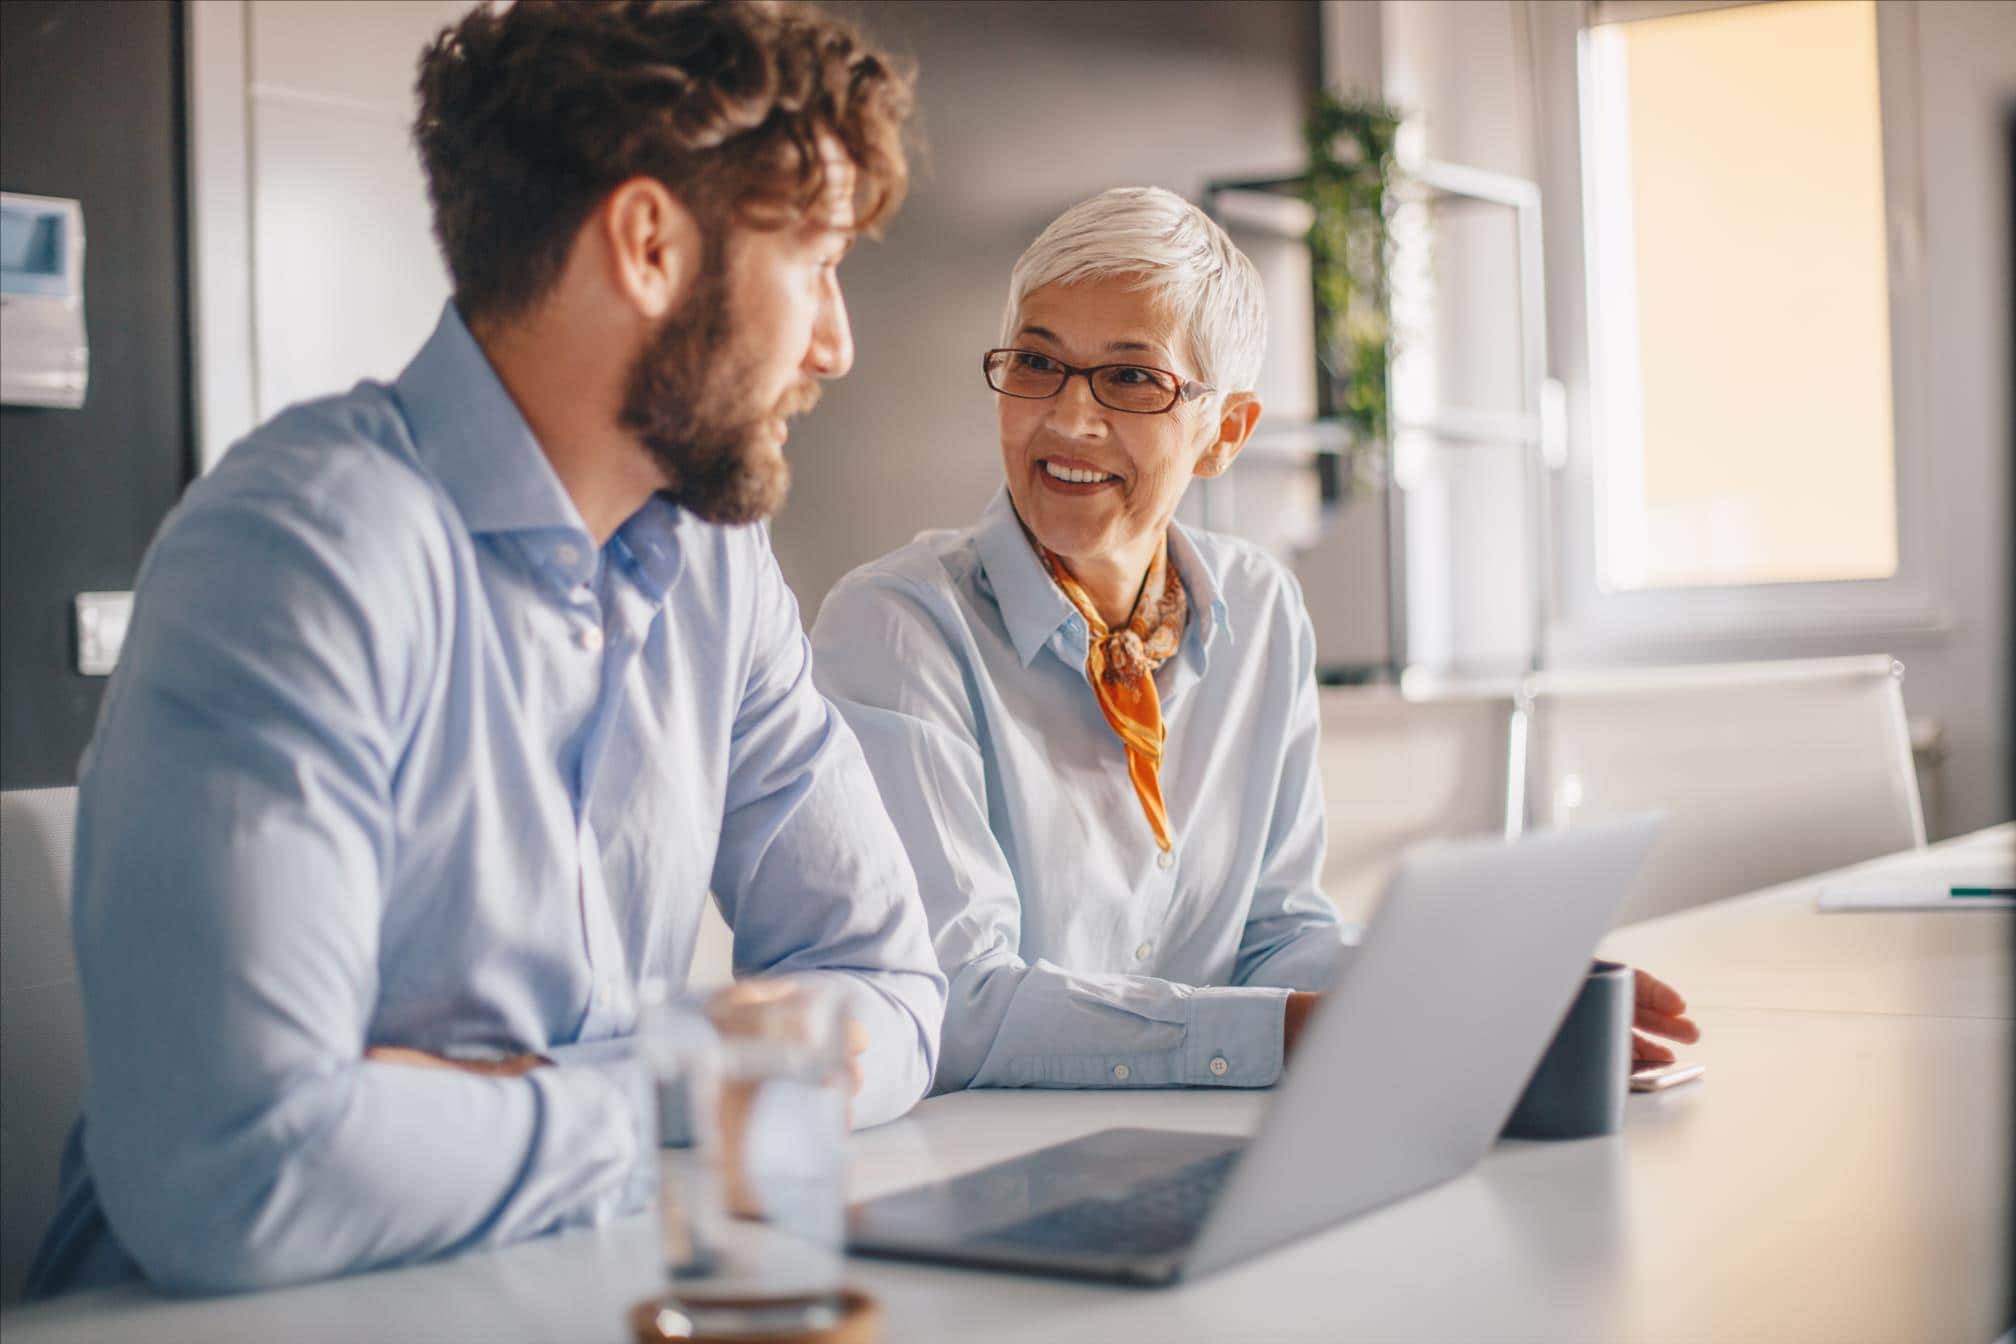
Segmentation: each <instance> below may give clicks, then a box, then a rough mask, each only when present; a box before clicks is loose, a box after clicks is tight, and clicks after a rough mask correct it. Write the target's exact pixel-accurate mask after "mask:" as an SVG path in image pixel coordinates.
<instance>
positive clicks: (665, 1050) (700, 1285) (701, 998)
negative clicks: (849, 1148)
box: [638, 977, 850, 1335]
mask: <svg viewBox="0 0 2016 1344" xmlns="http://www.w3.org/2000/svg"><path fill="white" fill-rule="evenodd" d="M845 1031H846V1018H845V1013H844V1009H843V1006H842V1003H841V999H840V996H839V994H838V993H836V992H835V991H834V990H833V989H832V988H831V987H829V986H827V985H824V984H822V983H820V982H818V981H815V980H805V979H795V978H791V977H777V978H773V979H761V978H758V979H751V980H744V981H740V982H737V983H736V984H734V985H732V986H730V987H728V988H727V989H722V990H718V991H713V992H708V993H699V994H690V993H680V992H676V991H671V990H669V989H668V988H667V987H666V986H664V985H661V984H647V985H645V986H643V988H642V992H641V994H640V1002H639V1013H638V1038H639V1046H640V1052H641V1054H642V1055H643V1058H644V1060H645V1063H646V1065H647V1067H648V1068H649V1069H650V1071H651V1075H652V1079H653V1082H654V1085H655V1086H656V1089H657V1093H658V1114H659V1122H660V1124H661V1125H662V1126H663V1127H664V1130H665V1135H666V1138H667V1140H668V1141H669V1142H675V1143H676V1142H678V1141H680V1140H681V1139H683V1140H685V1141H686V1142H687V1143H688V1145H689V1151H687V1152H685V1153H680V1154H673V1155H671V1159H670V1160H669V1161H665V1162H662V1163H661V1164H660V1173H661V1175H660V1183H659V1192H658V1212H659V1219H660V1228H661V1232H662V1236H663V1246H664V1260H665V1273H666V1278H667V1282H668V1285H669V1289H670V1299H671V1300H670V1302H669V1304H668V1306H669V1307H671V1308H676V1309H677V1311H678V1312H680V1313H683V1315H684V1316H685V1317H686V1318H687V1320H688V1321H690V1323H691V1331H692V1333H694V1334H706V1335H734V1334H737V1333H744V1334H763V1333H782V1332H787V1331H794V1330H796V1331H806V1330H818V1329H825V1328H828V1327H830V1326H831V1325H833V1324H834V1323H835V1322H836V1321H837V1320H838V1319H839V1316H840V1305H839V1304H840V1298H839V1293H840V1286H841V1282H840V1280H841V1265H842V1246H843V1241H844V1236H845V1218H846V1160H845V1159H846V1139H847V1109H848V1093H849V1090H850V1088H849V1072H848V1067H847V1055H846V1046H845Z"/></svg>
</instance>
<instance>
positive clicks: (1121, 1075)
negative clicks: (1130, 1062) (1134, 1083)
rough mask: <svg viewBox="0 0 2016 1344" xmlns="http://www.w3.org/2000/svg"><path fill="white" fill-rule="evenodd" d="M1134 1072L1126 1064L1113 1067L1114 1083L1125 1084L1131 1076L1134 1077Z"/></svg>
mask: <svg viewBox="0 0 2016 1344" xmlns="http://www.w3.org/2000/svg"><path fill="white" fill-rule="evenodd" d="M1133 1072H1134V1070H1132V1069H1130V1068H1128V1067H1127V1066H1126V1065H1125V1064H1115V1065H1114V1066H1113V1081H1114V1082H1116V1083H1124V1082H1126V1081H1127V1079H1128V1078H1129V1077H1130V1076H1132V1074H1133Z"/></svg>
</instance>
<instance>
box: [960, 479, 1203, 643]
mask: <svg viewBox="0 0 2016 1344" xmlns="http://www.w3.org/2000/svg"><path fill="white" fill-rule="evenodd" d="M973 548H974V550H975V551H976V552H977V553H978V555H979V557H980V564H981V566H982V567H983V568H985V569H986V571H987V582H988V584H989V586H991V587H992V588H993V590H994V601H995V602H996V603H997V604H998V605H999V606H1000V608H1001V619H1002V622H1003V623H1004V624H1005V625H1006V626H1007V628H1008V638H1009V640H1010V641H1011V642H1012V643H1013V644H1014V645H1015V654H1016V656H1017V657H1018V658H1020V659H1021V660H1022V666H1024V667H1027V666H1029V664H1030V663H1031V662H1033V661H1034V660H1035V657H1036V655H1037V654H1038V653H1040V652H1042V650H1043V646H1044V645H1045V644H1047V643H1049V641H1050V638H1051V636H1053V635H1055V634H1056V633H1057V631H1058V629H1059V628H1060V627H1062V626H1063V624H1064V623H1065V622H1066V621H1068V620H1070V619H1071V618H1072V617H1073V616H1075V615H1076V614H1077V608H1075V607H1073V606H1072V605H1071V600H1070V599H1069V598H1067V597H1065V596H1064V594H1063V593H1062V592H1061V591H1059V590H1058V587H1057V585H1056V584H1054V583H1052V582H1051V581H1050V576H1049V574H1048V573H1046V572H1045V571H1044V569H1043V562H1042V561H1041V560H1039V559H1037V557H1036V548H1035V547H1034V546H1032V545H1030V542H1029V537H1028V534H1027V533H1025V532H1023V530H1022V520H1021V519H1020V518H1018V517H1017V516H1016V514H1015V505H1014V502H1013V501H1012V500H1011V499H1009V497H1008V487H1007V486H1006V485H1003V486H1002V487H1001V488H1000V489H999V490H997V491H995V492H994V498H993V499H992V500H990V501H989V502H988V504H987V508H986V510H985V511H984V512H982V513H981V515H980V522H979V524H978V526H976V527H975V528H974V530H973ZM1169 558H1170V559H1171V560H1172V561H1173V562H1174V563H1175V565H1176V572H1177V573H1178V574H1181V575H1182V576H1183V586H1184V588H1186V589H1187V590H1188V591H1189V594H1190V610H1191V613H1192V615H1193V616H1194V617H1195V619H1194V620H1193V621H1192V622H1191V628H1192V629H1193V630H1194V631H1195V632H1196V635H1197V640H1198V645H1199V647H1200V648H1208V647H1210V644H1211V641H1212V640H1213V639H1215V638H1216V637H1217V636H1218V635H1219V634H1220V633H1223V634H1224V635H1225V636H1226V638H1228V639H1229V638H1230V637H1231V635H1232V623H1231V620H1230V616H1229V613H1228V612H1227V610H1226V607H1225V598H1224V589H1223V586H1222V585H1221V584H1220V583H1219V581H1218V574H1217V571H1216V570H1214V569H1213V568H1212V566H1211V563H1210V561H1209V560H1208V559H1206V557H1205V555H1204V552H1203V551H1202V550H1201V549H1200V548H1199V547H1198V545H1197V543H1196V541H1195V540H1194V539H1193V538H1192V537H1191V536H1190V533H1189V532H1188V531H1187V530H1186V529H1185V528H1184V527H1183V525H1182V524H1181V523H1175V522H1172V523H1170V525H1169Z"/></svg>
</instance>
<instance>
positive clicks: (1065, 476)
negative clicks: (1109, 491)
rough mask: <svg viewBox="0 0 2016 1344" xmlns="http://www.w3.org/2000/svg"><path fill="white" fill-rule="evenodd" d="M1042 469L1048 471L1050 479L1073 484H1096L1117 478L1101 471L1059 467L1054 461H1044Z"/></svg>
mask: <svg viewBox="0 0 2016 1344" xmlns="http://www.w3.org/2000/svg"><path fill="white" fill-rule="evenodd" d="M1043 470H1045V471H1047V472H1049V473H1050V477H1051V479H1052V480H1058V481H1069V482H1070V483H1071V484H1073V485H1097V484H1098V483H1099V482H1100V481H1111V480H1115V479H1117V478H1116V477H1113V476H1110V475H1108V474H1107V473H1106V472H1103V471H1085V470H1081V469H1079V468H1077V467H1060V466H1058V465H1057V464H1056V463H1055V462H1045V463H1044V464H1043Z"/></svg>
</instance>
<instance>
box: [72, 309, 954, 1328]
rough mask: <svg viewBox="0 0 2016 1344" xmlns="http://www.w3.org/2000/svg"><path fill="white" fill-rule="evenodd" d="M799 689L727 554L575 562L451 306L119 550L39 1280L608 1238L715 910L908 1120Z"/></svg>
mask: <svg viewBox="0 0 2016 1344" xmlns="http://www.w3.org/2000/svg"><path fill="white" fill-rule="evenodd" d="M807 655H808V648H807V644H806V640H805V636H804V634H803V631H802V629H801V627H800V624H799V619H798V611H797V605H796V603H795V602H794V601H793V599H792V596H791V594H790V592H789V590H788V589H787V588H786V587H785V585H784V582H783V579H782V576H781V575H780V573H779V571H778V569H777V565H776V563H775V561H774V559H773V558H772V556H771V553H770V549H769V544H768V539H767V537H766V535H765V533H764V532H763V530H762V529H760V528H755V527H718V526H712V525H709V524H706V523H703V522H700V521H699V520H697V519H695V518H694V517H692V516H691V515H690V514H687V513H684V512H683V511H681V510H680V509H678V508H676V507H674V506H672V505H670V504H668V503H666V502H664V501H661V500H654V501H653V502H652V503H650V504H648V505H646V506H645V507H644V508H643V509H642V510H641V511H639V512H638V513H637V514H636V515H634V516H633V517H632V518H630V520H629V521H628V522H626V523H625V524H624V525H623V527H622V528H621V529H620V530H618V531H617V532H616V534H615V535H614V536H613V537H612V538H611V539H610V540H609V541H608V543H607V544H606V545H603V546H601V547H599V548H598V547H597V546H596V545H595V543H594V541H593V539H592V538H591V537H590V535H589V533H588V532H587V530H586V528H585V527H584V525H583V524H582V521H581V518H580V516H579V514H578V513H577V511H576V510H575V508H574V506H573V504H572V502H571V500H570V499H569V497H568V496H567V494H566V492H565V491H564V489H563V488H562V486H561V484H560V482H559V480H558V478H557V477H556V476H555V475H554V474H553V472H552V470H551V468H550V466H549V465H548V463H547V460H546V458H545V456H544V455H543V454H542V453H541V452H540V449H539V447H538V444H537V442H536V441H535V440H534V438H533V436H532V433H531V431H530V430H529V429H528V428H527V426H526V424H525V422H524V420H523V419H522V418H521V417H520V415H519V414H518V411H517V410H516V408H515V406H514V405H513V403H512V401H511V399H510V397H509V395H508V394H507V393H506V391H505V389H504V387H503V386H502V384H501V383H499V381H498V380H497V378H496V376H495V374H494V373H493V372H492V370H491V368H490V366H489V364H488V362H487V361H486V360H485V358H484V356H483V354H482V351H481V349H480V348H479V347H478V346H477V345H476V343H475V342H474V341H473V340H472V339H471V337H470V335H469V333H468V331H467V330H466V329H465V327H464V326H463V324H462V321H461V320H460V318H459V317H458V316H457V314H456V312H455V311H454V309H453V307H452V306H451V307H450V308H449V309H448V310H447V311H446V312H445V313H444V315H443V316H442V319H441V323H440V326H439V327H438V328H437V329H436V331H435V333H434V335H433V336H432V338H431V339H430V340H429V341H428V343H427V344H426V346H425V347H424V348H423V349H422V350H421V351H420V353H419V354H418V355H417V356H416V357H415V359H414V360H413V363H412V364H411V365H410V366H409V367H408V368H407V369H406V371H405V372H404V373H403V374H402V375H401V376H400V378H399V380H398V381H397V383H395V384H393V385H392V386H389V387H388V386H384V385H381V384H376V383H363V384H360V385H359V386H358V387H357V388H356V389H355V390H353V391H352V392H350V393H348V394H346V395H343V396H339V397H334V398H331V399H328V400H324V401H319V402H313V403H310V404H307V405H303V406H298V407H295V408H293V409H291V410H288V411H286V412H284V413H283V414H281V415H280V416H279V417H278V418H277V419H275V420H273V421H272V422H270V423H269V424H267V425H266V426H264V427H263V428H261V429H260V430H258V431H257V432H256V433H254V434H253V435H252V436H251V437H250V438H249V439H247V440H246V441H245V442H243V443H241V444H239V445H238V446H237V447H235V448H234V449H232V451H231V452H230V454H229V455H228V456H227V457H226V458H225V460H224V461H223V463H222V464H221V465H220V466H219V467H218V469H217V470H216V471H215V472H213V473H212V474H211V475H209V476H208V477H206V478H204V479H203V480H201V481H199V482H197V483H196V484H195V485H194V486H193V487H192V488H191V489H190V491H189V493H188V496H187V498H186V499H185V501H184V502H183V503H182V505H181V506H180V507H179V508H178V509H177V510H176V512H175V513H174V514H173V516H172V517H171V518H170V519H169V521H168V522H167V523H166V524H165V525H164V527H163V529H162V531H161V534H160V536H159V537H158V538H157V539H156V541H155V543H154V545H153V548H152V549H151V551H150V552H149V554H148V557H147V560H146V562H145V564H144V566H143V569H142V573H141V576H140V580H139V591H138V601H137V605H136V609H135V614H134V620H133V625H132V629H131V632H130V633H129V635H128V636H127V640H126V645H125V651H124V656H123V657H122V659H121V662H120V665H119V670H118V672H117V674H116V675H115V677H114V678H113V681H112V684H111V687H110V688H109V690H108V693H107V696H106V700H105V705H104V709H103V711H102V716H101V718H100V721H99V725H98V731H97V735H96V737H95V739H94V741H93V744H92V747H91V750H90V753H89V755H88V758H87V763H86V767H85V771H84V776H83V782H82V791H81V796H80V800H79V801H80V812H79V823H78V843H77V876H76V889H75V911H74V923H75V933H76V940H77V951H78V964H79V969H80V972H81V976H82V982H83V994H84V1006H85V1017H86V1027H87V1032H88V1039H89V1050H88V1056H89V1057H88V1061H87V1062H88V1079H87V1101H86V1104H85V1118H84V1122H83V1124H82V1127H81V1136H82V1142H81V1153H80V1151H79V1145H78V1143H77V1141H76V1140H75V1139H73V1142H72V1154H71V1160H70V1161H69V1162H67V1163H66V1167H67V1168H68V1170H67V1172H66V1190H65V1201H64V1207H63V1209H62V1211H61V1213H60V1215H59V1218H58V1221H57V1224H56V1226H55V1227H54V1228H52V1231H51V1235H50V1238H49V1241H48V1243H47V1244H46V1245H45V1248H44V1253H43V1259H42V1263H41V1265H39V1266H38V1269H37V1276H36V1277H37V1280H38V1281H37V1283H36V1285H35V1287H36V1288H37V1289H38V1290H39V1291H44V1292H46V1291H50V1290H53V1289H55V1288H58V1287H62V1286H65V1285H66V1284H75V1283H78V1282H85V1281H91V1280H94V1279H99V1278H103V1277H106V1276H108V1275H109V1274H112V1273H115V1272H117V1271H118V1269H119V1268H120V1267H121V1266H124V1267H125V1270H126V1272H128V1273H130V1272H131V1265H130V1264H129V1263H127V1262H126V1257H127V1256H130V1257H131V1259H132V1260H133V1261H137V1262H138V1264H139V1266H140V1267H142V1268H144V1270H145V1272H146V1273H147V1275H148V1276H149V1277H151V1278H152V1279H154V1280H155V1281H156V1282H158V1283H160V1284H163V1285H165V1286H169V1287H173V1288H180V1289H188V1290H197V1291H211V1290H229V1289H243V1288H252V1287H260V1286H265V1285H271V1284H277V1283H283V1282H288V1281H294V1280H301V1279H309V1278H314V1277H318V1276H322V1275H329V1274H335V1273H340V1272H345V1271H350V1270H360V1269H366V1268H370V1267H374V1266H381V1265H389V1264H395V1263H399V1262H403V1261H410V1260H414V1259H418V1258H422V1257H427V1256H433V1255H437V1254H441V1253H444V1252H450V1251H455V1250H458V1249H461V1248H465V1247H471V1246H478V1245H488V1244H494V1243H500V1242H506V1241H511V1240H514V1239H517V1238H522V1237H528V1236H533V1235H537V1234H540V1233H544V1232H548V1231H551V1230H554V1229H557V1228H563V1227H569V1226H577V1225H583V1224H589V1223H595V1222H600V1221H602V1220H605V1219H607V1218H610V1217H612V1216H614V1215H616V1214H618V1213H620V1212H624V1211H626V1210H629V1209H633V1208H636V1207H639V1206H640V1205H641V1203H642V1201H643V1198H644V1196H645V1194H646V1193H647V1192H648V1189H649V1188H650V1185H651V1179H650V1177H651V1172H652V1170H653V1166H654V1162H655V1153H654V1151H653V1149H652V1147H651V1134H652V1130H651V1127H650V1121H649V1118H648V1113H647V1111H646V1106H647V1104H648V1090H647V1089H646V1088H645V1086H644V1080H643V1073H642V1070H641V1066H640V1065H639V1064H637V1063H636V1062H635V1060H634V1059H633V1058H631V1057H630V1056H629V1052H628V1050H627V1048H626V1043H625V1042H624V1040H623V1039H622V1038H623V1037H624V1036H625V1035H626V1034H627V1033H629V1032H631V1031H632V1029H633V1027H634V1024H635V1020H636V1007H635V1004H636V998H635V992H634V991H635V987H636V986H637V985H638V984H639V983H641V981H642V980H643V979H644V978H646V977H663V978H667V979H669V980H671V981H672V982H674V983H677V982H680V981H682V980H683V979H684V978H685V976H686V974H687V970H688V967H689V965H690V962H691V958H692V954H693V946H694V940H695V935H696V930H697V927H698V924H699V920H700V916H701V913H702V908H703V903H704V902H705V901H706V900H707V897H708V892H709V891H710V890H711V891H712V892H713V893H714V894H715V896H716V898H717V899H718V901H719V902H720V905H721V909H722V913H723V914H724V915H725V916H726V918H727V920H728V922H729V923H730V924H731V925H732V927H733V929H734V933H735V942H734V959H735V965H736V970H737V971H738V973H740V972H751V971H757V970H762V971H769V972H779V973H806V974H810V975H818V976H821V977H824V978H827V979H829V980H831V981H832V982H833V983H835V984H837V985H838V986H840V988H841V990H842V992H843V993H844V994H845V995H846V996H847V1002H848V1007H849V1010H850V1011H851V1012H852V1014H853V1016H854V1018H855V1019H856V1020H857V1021H858V1022H860V1023H861V1024H862V1025H863V1026H864V1027H865V1028H866V1029H867V1031H868V1035H869V1039H870V1044H869V1046H868V1049H867V1053H866V1055H865V1057H864V1059H863V1064H864V1068H865V1074H866V1078H867V1083H866V1086H865V1088H864V1089H863V1091H862V1092H861V1093H860V1094H859V1095H857V1096H856V1098H855V1101H854V1117H855V1120H856V1122H857V1123H874V1122H877V1121H881V1120H887V1119H889V1118H891V1117H893V1116H895V1115H897V1114H900V1113H901V1112H903V1111H904V1110H906V1109H908V1108H909V1107H910V1105H911V1104H912V1103H914V1102H915V1101H916V1100H917V1099H918V1098H919V1097H920V1096H921V1095H922V1094H923V1093H924V1091H925V1090H926V1088H927V1086H928V1084H929V1081H930V1078H931V1072H932V1067H933V1061H934V1057H935V1051H936V1044H937V1033H938V1026H939V1021H940V1018H941V1016H942V1013H943V1006H944V992H945V991H944V980H943V977H942V976H941V975H940V973H939V971H938V968H937V965H936V962H935V960H934V958H933V957H932V950H931V945H930V936H929V931H928V927H927V925H926V922H925V917H924V912H923V910H922V908H921V907H920V906H919V904H918V901H917V895H916V884H915V879H914V878H913V876H912V874H911V870H910V866H909V864H908V862H907V861H906V860H905V858H904V854H903V850H902V844H901V841H900V840H899V838H898V837H897V835H896V833H895V831H894V830H893V829H892V828H891V826H890V822H889V818H888V815H887V813H886V812H885V811H884V809H883V807H882V805H881V804H880V802H879V801H878V800H877V797H876V792H875V788H874V783H873V780H872V779H871V778H870V776H869V773H868V767H867V765H866V764H865V762H864V761H863V760H862V757H861V752H860V749H859V746H858V745H857V743H856V742H855V740H854V737H853V734H852V733H850V732H849V731H848V729H847V727H846V725H845V723H844V722H843V721H842V720H841V719H840V717H839V716H838V715H837V714H835V713H834V712H833V709H832V707H831V706H830V705H829V704H828V703H827V702H826V701H825V700H824V699H822V698H821V697H820V695H819V694H818V692H817V691H816V690H815V689H814V687H813V684H812V681H811V678H810V675H809V667H808V662H807ZM379 1044H386V1045H399V1046H410V1047H416V1048H418V1049H422V1050H427V1051H432V1052H436V1053H441V1054H448V1055H455V1054H458V1053H465V1054H466V1053H483V1052H506V1051H534V1052H542V1053H544V1054H546V1055H548V1056H550V1057H552V1058H553V1059H554V1060H555V1061H556V1063H557V1067H550V1068H540V1069H536V1070H534V1071H532V1072H530V1073H528V1074H526V1075H525V1076H524V1077H522V1078H516V1079H504V1078H488V1077H478V1076H475V1075H473V1074H469V1073H465V1072H460V1071H453V1070H435V1069H422V1068H415V1067H410V1066H401V1065H397V1064H390V1063H379V1062H372V1061H366V1060H365V1059H364V1058H363V1057H362V1056H363V1054H364V1051H365V1050H366V1048H367V1047H370V1046H373V1045H379ZM80 1158H81V1160H79V1159H80ZM108 1222H109V1224H110V1234H109V1235H108V1234H107V1231H106V1226H105V1225H106V1224H107V1223H108Z"/></svg>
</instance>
